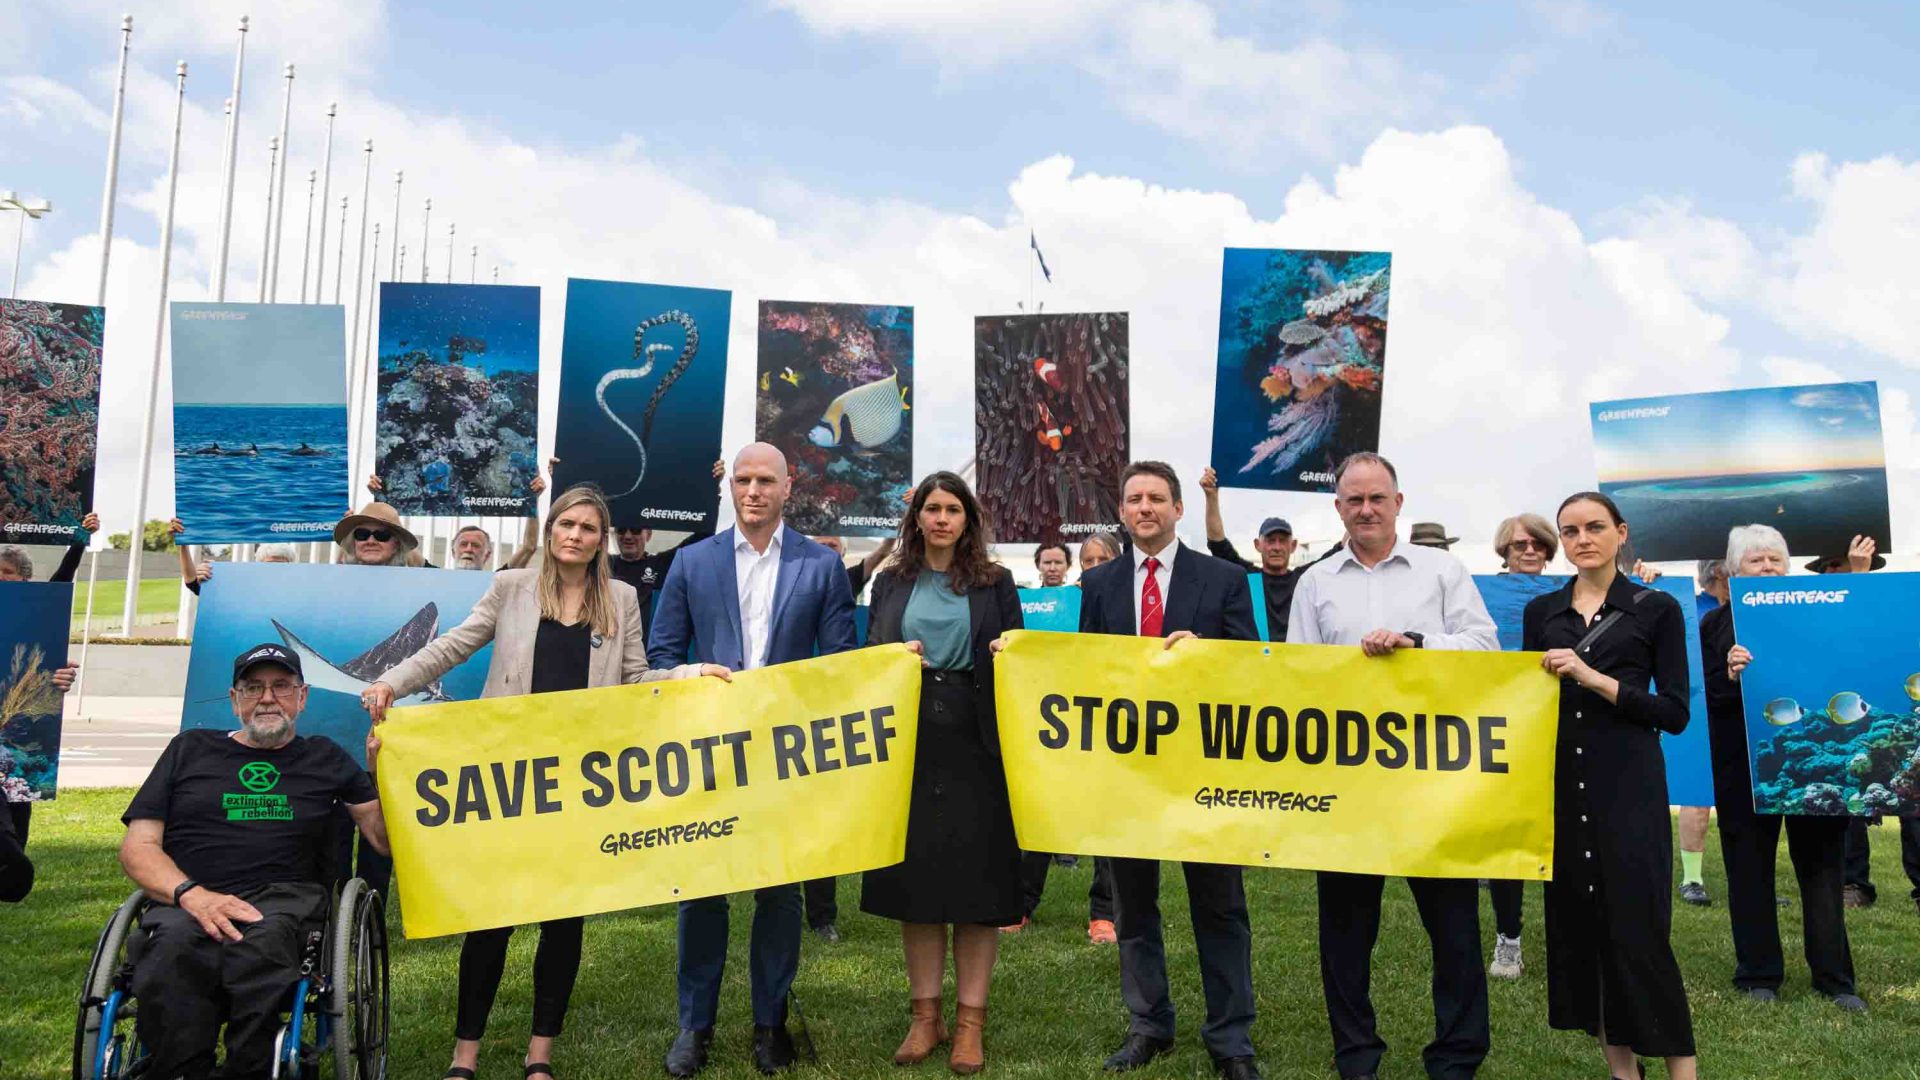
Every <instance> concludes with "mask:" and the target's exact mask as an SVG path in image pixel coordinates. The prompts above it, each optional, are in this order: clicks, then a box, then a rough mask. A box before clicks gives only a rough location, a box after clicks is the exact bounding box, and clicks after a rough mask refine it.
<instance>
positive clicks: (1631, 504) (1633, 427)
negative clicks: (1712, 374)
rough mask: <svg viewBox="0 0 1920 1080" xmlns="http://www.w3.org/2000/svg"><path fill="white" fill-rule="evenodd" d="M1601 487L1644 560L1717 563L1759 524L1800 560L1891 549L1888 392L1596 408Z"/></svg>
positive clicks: (1674, 399) (1810, 391) (1763, 393)
mask: <svg viewBox="0 0 1920 1080" xmlns="http://www.w3.org/2000/svg"><path fill="white" fill-rule="evenodd" d="M1591 409H1592V418H1593V451H1594V456H1595V459H1596V462H1597V465H1598V471H1599V481H1600V490H1601V491H1603V492H1605V493H1606V494H1608V495H1610V496H1612V497H1613V500H1614V502H1616V503H1618V504H1619V506H1620V513H1621V516H1623V517H1625V518H1626V519H1627V524H1628V525H1629V526H1630V527H1631V528H1632V530H1633V540H1634V545H1635V547H1636V548H1637V549H1638V552H1639V555H1640V557H1641V558H1643V559H1650V560H1653V561H1655V562H1670V561H1674V560H1678V559H1717V558H1721V557H1722V556H1724V555H1725V554H1726V553H1727V530H1729V529H1731V528H1733V527H1734V526H1735V525H1745V524H1748V523H1751V522H1760V523H1762V524H1765V525H1771V526H1773V527H1774V528H1776V529H1779V530H1780V532H1781V535H1783V536H1785V537H1786V538H1787V547H1788V549H1789V550H1791V551H1792V552H1793V553H1794V554H1795V555H1814V556H1834V555H1845V554H1846V551H1847V544H1848V542H1849V541H1851V540H1852V539H1853V537H1854V536H1856V535H1866V536H1871V537H1873V538H1874V540H1875V542H1876V543H1878V544H1879V546H1880V550H1881V551H1882V552H1885V551H1887V550H1889V549H1890V548H1891V546H1892V528H1893V527H1892V523H1891V520H1890V516H1889V514H1888V510H1887V454H1886V447H1885V445H1884V444H1883V443H1882V442H1881V438H1880V394H1879V389H1878V387H1876V386H1875V385H1874V384H1873V383H1870V382H1858V383H1829V384H1825V385H1820V386H1776V387H1767V388H1764V389H1756V390H1723V391H1717V392H1714V393H1706V394H1672V395H1668V396H1666V397H1653V398H1634V399H1632V400H1627V401H1597V402H1594V403H1593V405H1592V407H1591Z"/></svg>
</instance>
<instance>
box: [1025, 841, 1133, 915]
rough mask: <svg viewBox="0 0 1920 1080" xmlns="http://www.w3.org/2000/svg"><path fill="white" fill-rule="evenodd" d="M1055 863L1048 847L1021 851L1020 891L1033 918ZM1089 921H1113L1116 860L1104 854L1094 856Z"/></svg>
mask: <svg viewBox="0 0 1920 1080" xmlns="http://www.w3.org/2000/svg"><path fill="white" fill-rule="evenodd" d="M1052 865H1053V856H1052V855H1049V854H1047V853H1046V852H1044V851H1024V852H1021V853H1020V891H1021V893H1022V900H1023V901H1024V902H1025V908H1024V911H1025V914H1026V916H1027V918H1029V919H1031V918H1033V913H1034V912H1035V911H1036V910H1038V909H1039V907H1040V897H1041V896H1042V895H1044V894H1045V893H1046V891H1047V871H1048V869H1049V868H1050V867H1052ZM1087 921H1088V922H1096V921H1104V922H1112V921H1113V864H1112V860H1110V859H1108V858H1107V857H1106V856H1104V855H1099V856H1095V857H1094V860H1093V880H1092V881H1091V882H1089V883H1088V884H1087Z"/></svg>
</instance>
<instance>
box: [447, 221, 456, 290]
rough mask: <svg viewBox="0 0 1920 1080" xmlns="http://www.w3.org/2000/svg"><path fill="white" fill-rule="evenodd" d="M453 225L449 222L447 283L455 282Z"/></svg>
mask: <svg viewBox="0 0 1920 1080" xmlns="http://www.w3.org/2000/svg"><path fill="white" fill-rule="evenodd" d="M453 225H454V223H453V222H451V221H449V222H447V284H449V285H451V284H453Z"/></svg>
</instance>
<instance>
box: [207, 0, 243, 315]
mask: <svg viewBox="0 0 1920 1080" xmlns="http://www.w3.org/2000/svg"><path fill="white" fill-rule="evenodd" d="M246 66H247V17H246V16H245V15H242V16H240V45H239V47H238V48H237V49H236V50H235V51H234V54H233V94H232V95H231V96H230V97H229V98H228V99H227V103H228V106H229V108H228V117H227V145H226V146H225V148H224V151H223V153H224V157H223V161H222V168H221V170H220V171H221V177H220V251H219V254H218V256H217V261H216V262H215V263H214V267H215V269H214V272H213V298H214V300H216V301H221V300H225V299H226V298H227V250H228V246H229V244H230V242H231V241H232V240H233V187H234V184H233V180H234V172H235V170H236V169H237V167H238V166H239V164H240V76H241V73H242V72H243V71H244V70H245V69H246Z"/></svg>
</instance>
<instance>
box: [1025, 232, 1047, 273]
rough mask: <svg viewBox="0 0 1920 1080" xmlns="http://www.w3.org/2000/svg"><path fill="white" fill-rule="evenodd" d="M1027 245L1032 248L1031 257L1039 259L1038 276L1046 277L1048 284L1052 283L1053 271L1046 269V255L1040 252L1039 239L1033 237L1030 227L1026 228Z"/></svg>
mask: <svg viewBox="0 0 1920 1080" xmlns="http://www.w3.org/2000/svg"><path fill="white" fill-rule="evenodd" d="M1027 246H1028V247H1031V248H1032V249H1033V257H1034V258H1036V259H1039V260H1040V276H1042V277H1044V278H1046V279H1047V283H1048V284H1052V283H1053V271H1051V270H1049V269H1047V257H1046V256H1045V255H1042V254H1041V253H1040V241H1038V240H1036V239H1034V237H1033V230H1032V229H1028V230H1027Z"/></svg>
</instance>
